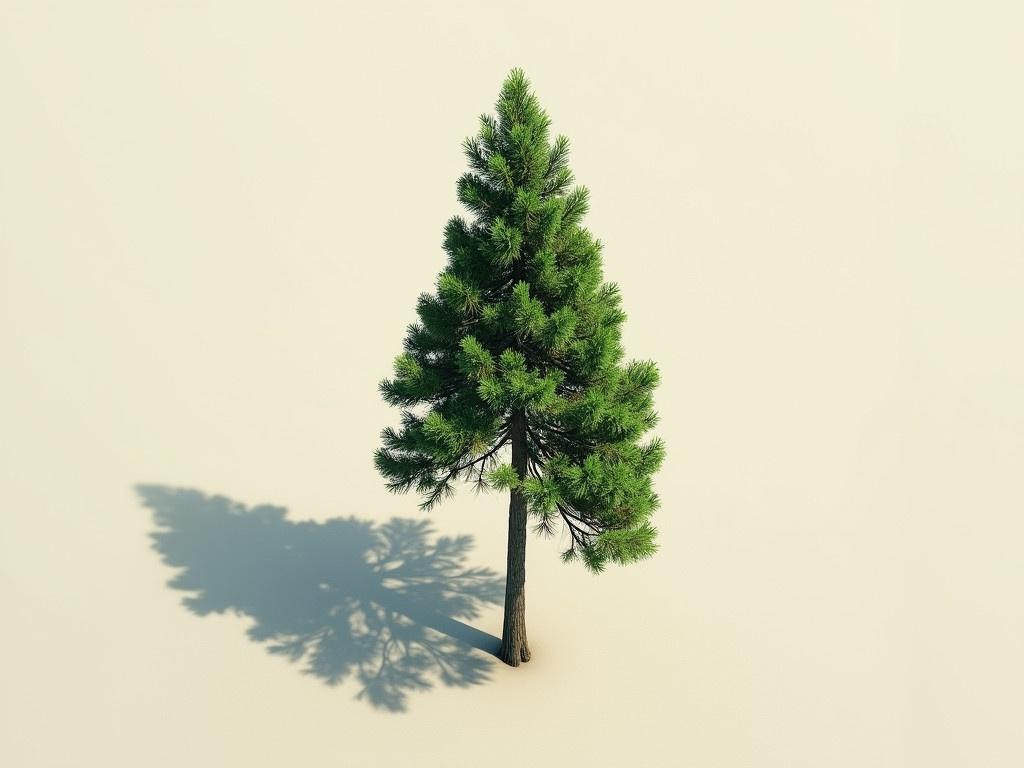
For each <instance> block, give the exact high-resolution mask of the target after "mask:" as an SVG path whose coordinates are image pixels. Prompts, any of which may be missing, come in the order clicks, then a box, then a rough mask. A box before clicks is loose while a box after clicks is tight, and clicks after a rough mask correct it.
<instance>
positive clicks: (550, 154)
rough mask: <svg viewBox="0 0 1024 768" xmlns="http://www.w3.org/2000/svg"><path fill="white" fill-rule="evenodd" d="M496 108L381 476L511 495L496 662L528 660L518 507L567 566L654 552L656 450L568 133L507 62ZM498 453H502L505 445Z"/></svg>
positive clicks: (398, 365)
mask: <svg viewBox="0 0 1024 768" xmlns="http://www.w3.org/2000/svg"><path fill="white" fill-rule="evenodd" d="M496 111H497V117H496V118H495V117H493V116H491V115H486V114H485V115H482V116H481V117H480V128H479V132H478V134H477V135H476V136H473V137H470V138H467V139H466V140H465V141H464V142H463V148H464V150H465V154H466V157H467V158H468V161H469V166H470V170H469V171H468V172H466V173H465V174H463V175H462V177H461V178H459V180H458V184H457V189H458V199H459V201H460V202H461V203H462V204H463V205H464V206H465V207H466V208H467V209H468V210H469V211H471V212H472V214H473V220H472V221H467V220H466V219H465V218H463V217H461V216H455V217H453V218H452V219H451V220H450V221H449V222H448V224H447V226H446V228H445V233H444V250H445V252H446V253H447V255H448V263H447V266H446V267H445V269H444V270H443V271H442V272H441V274H440V275H439V277H438V278H437V288H436V291H435V292H433V293H424V294H422V295H421V296H420V297H419V302H418V305H417V314H418V317H419V320H418V322H415V323H413V324H412V325H410V326H409V327H408V330H407V335H406V338H405V343H404V349H405V351H404V354H402V355H400V356H399V357H398V358H397V359H396V361H395V372H394V376H393V378H390V379H385V380H383V381H382V382H381V384H380V390H381V393H382V395H383V397H384V399H385V400H386V401H387V402H389V403H391V404H392V405H395V406H399V407H401V408H402V415H401V427H400V428H399V429H392V428H387V429H385V430H384V431H383V432H382V433H381V436H382V442H383V444H382V447H380V448H379V449H378V450H377V452H376V454H375V463H376V466H377V469H378V470H379V471H380V472H381V474H382V475H383V476H384V477H385V478H386V479H387V482H388V488H389V489H390V490H392V491H395V492H406V491H408V490H410V489H415V491H417V492H418V493H419V494H421V495H422V497H423V501H422V504H421V507H422V508H423V509H430V508H432V507H433V506H434V505H435V504H437V503H438V502H440V501H441V500H443V499H445V498H447V497H448V496H450V495H451V494H452V493H453V483H454V482H456V481H457V480H460V479H466V480H470V481H472V482H473V483H475V485H476V486H477V487H478V488H483V489H488V488H489V489H496V490H503V491H508V492H509V494H510V503H509V530H508V563H507V566H508V572H507V576H506V589H505V620H504V629H503V632H502V642H501V649H500V651H499V654H498V655H499V656H500V658H501V659H502V660H503V661H504V662H506V663H507V664H511V665H512V666H517V665H518V664H519V663H520V662H521V661H528V660H529V658H530V650H529V645H528V643H527V638H526V622H525V596H524V586H525V581H526V570H525V557H526V528H527V516H528V514H529V515H531V516H532V518H533V520H534V522H535V527H534V530H536V531H538V532H540V533H542V534H546V535H551V534H553V533H554V532H555V531H556V530H557V529H558V528H563V529H564V530H565V531H567V532H568V536H567V540H568V546H567V549H566V550H565V551H564V552H563V554H562V557H563V559H564V560H566V561H570V560H580V561H581V562H582V563H583V564H584V565H585V566H586V567H587V568H589V569H590V570H592V571H595V572H599V571H601V570H602V569H603V568H604V567H605V565H606V564H607V563H609V562H612V563H629V562H632V561H635V560H639V559H642V558H646V557H650V556H651V555H652V554H653V553H654V552H655V550H656V548H657V545H656V543H655V534H656V532H655V529H654V528H653V527H652V525H651V522H650V518H651V513H652V512H653V511H654V510H655V508H656V507H657V506H658V497H657V495H656V494H655V493H654V491H653V490H652V486H651V476H652V475H653V474H654V473H655V472H656V471H657V469H658V467H659V466H660V464H661V462H662V458H663V456H664V447H663V445H662V442H661V440H660V439H657V438H655V439H653V440H650V441H648V442H641V438H642V436H643V434H644V433H645V432H646V431H647V430H648V429H650V428H651V427H653V426H654V424H655V423H656V421H657V416H656V414H655V413H654V411H653V410H652V391H653V389H654V387H655V386H656V385H657V383H658V370H657V368H656V367H655V365H654V363H652V362H649V361H631V362H623V350H622V345H621V343H620V327H621V325H622V323H623V321H624V320H625V315H624V314H623V311H622V309H621V302H620V296H619V290H618V287H617V286H616V285H615V284H614V283H610V282H604V281H603V275H602V270H601V248H602V246H601V242H600V241H599V240H596V239H595V238H594V237H593V236H592V235H591V233H590V232H589V231H588V230H587V229H585V228H584V227H583V226H581V224H580V222H581V220H582V219H583V216H584V214H585V213H586V211H587V196H588V192H587V190H586V188H584V187H582V186H573V181H574V180H573V175H572V173H571V171H570V170H569V167H568V165H567V159H568V152H569V142H568V139H566V137H565V136H561V135H559V136H557V137H555V138H554V140H549V131H548V129H549V125H550V119H549V117H548V115H547V113H546V112H545V111H544V110H543V109H542V108H541V107H540V104H539V103H538V101H537V98H536V96H535V95H534V93H533V91H532V89H531V87H530V85H529V83H528V82H527V80H526V78H525V77H524V75H523V72H522V71H521V70H520V69H514V70H512V72H511V73H510V75H509V76H508V78H507V79H506V80H505V83H504V85H503V87H502V89H501V94H500V96H499V99H498V102H497V106H496ZM506 448H507V449H508V452H507V453H506V450H505V449H506Z"/></svg>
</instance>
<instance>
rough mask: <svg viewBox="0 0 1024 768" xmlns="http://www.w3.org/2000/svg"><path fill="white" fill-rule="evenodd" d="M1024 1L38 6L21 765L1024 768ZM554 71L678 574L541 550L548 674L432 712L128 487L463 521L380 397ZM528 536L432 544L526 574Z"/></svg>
mask: <svg viewBox="0 0 1024 768" xmlns="http://www.w3.org/2000/svg"><path fill="white" fill-rule="evenodd" d="M1018 7H1019V4H1018V3H1011V2H1006V3H966V2H963V3H959V2H958V3H948V2H931V3H926V2H904V3H898V2H856V3H853V2H851V3H846V2H843V3H839V2H831V3H829V2H820V0H808V1H807V2H803V3H799V2H783V3H754V2H750V3H735V2H715V3H708V2H702V3H696V2H694V3H676V2H672V3H668V2H666V3H662V4H650V3H643V2H631V3H628V4H623V5H622V6H613V5H612V4H603V3H548V2H528V1H524V0H519V1H518V2H516V3H514V7H513V6H512V4H497V3H494V4H492V3H482V2H465V3H454V2H448V3H433V2H431V3H422V2H407V3H386V2H381V3H377V2H374V3H365V4H359V5H358V6H357V5H355V4H350V3H345V2H334V3H327V2H317V3H312V2H309V3H284V2H280V3H253V2H231V3H228V2H211V3H205V2H202V3H201V2H187V3H186V2H181V3H172V2H139V1H138V0H130V1H126V2H121V3H114V2H96V3H85V2H65V3H46V2H41V1H40V0H31V1H28V0H26V1H25V2H10V1H8V0H5V1H4V2H2V3H0V98H2V102H0V104H2V108H0V111H2V117H0V257H2V262H0V266H2V272H0V291H2V293H0V313H2V315H0V354H2V361H3V376H2V379H0V418H2V421H0V450H2V462H0V482H2V486H0V502H2V505H3V511H4V512H3V514H4V518H3V519H4V527H3V534H2V537H0V577H2V582H0V589H2V593H0V598H2V605H3V614H2V616H3V619H2V632H0V637H2V639H0V654H2V655H0V660H2V663H0V763H2V764H3V765H5V766H11V768H22V767H25V768H34V767H35V766H97V767H100V766H102V767H103V768H114V767H117V766H152V767H153V768H157V767H160V766H185V765H194V766H246V767H247V768H257V766H280V765H303V764H316V765H337V766H364V765H365V766H404V765H409V764H415V765H423V766H479V765H493V766H507V765H537V766H548V765H582V764H586V765H594V766H611V765H637V766H780V767H787V768H791V767H793V766H808V767H815V768H817V767H820V766H829V767H834V766H851V767H856V768H864V767H866V766H921V767H928V768H931V767H932V766H947V765H948V766H1017V765H1021V764H1022V761H1024V751H1022V749H1021V746H1020V738H1021V733H1020V727H1021V722H1020V721H1021V713H1022V711H1024V706H1022V701H1021V694H1020V691H1021V689H1022V685H1024V668H1022V662H1021V655H1020V652H1021V631H1022V630H1024V612H1022V610H1024V609H1022V601H1021V587H1022V585H1024V573H1022V566H1021V543H1022V534H1024V525H1022V524H1021V512H1022V501H1024V498H1022V491H1021V476H1020V470H1021V466H1022V464H1024V462H1022V460H1024V450H1022V434H1024V430H1022V428H1024V409H1022V405H1021V399H1022V393H1021V384H1022V378H1024V376H1022V374H1024V364H1022V359H1021V354H1020V345H1021V331H1022V330H1024V324H1022V319H1024V312H1022V309H1021V301H1022V299H1024V292H1022V287H1024V286H1022V280H1021V269H1022V246H1024V233H1022V181H1024V150H1022V142H1021V136H1022V135H1024V111H1022V107H1021V103H1022V102H1021V99H1020V77H1021V72H1022V63H1024V62H1022V56H1021V54H1020V53H1019V52H1018V46H1019V43H1020V34H1021V22H1022V21H1024V19H1022V14H1021V13H1020V12H1019V11H1017V10H1016V9H1017V8H1018ZM517 65H518V66H522V67H524V68H525V70H526V72H527V75H528V77H530V79H531V80H532V82H533V84H534V86H535V88H536V90H537V92H538V93H539V95H540V97H541V100H542V102H543V103H544V105H545V106H546V107H547V108H548V110H549V112H550V113H551V115H552V117H553V119H554V128H555V130H557V131H560V132H564V133H567V134H568V135H569V136H570V138H571V139H572V141H573V147H574V154H573V161H572V164H573V168H574V170H575V171H576V174H577V177H578V179H579V181H581V182H582V183H585V184H587V185H588V186H589V187H590V188H591V191H592V200H593V207H592V211H591V213H590V215H589V217H588V220H587V222H588V225H589V226H590V227H591V228H592V230H593V231H594V232H595V234H596V235H597V236H599V237H600V238H601V239H602V240H604V242H605V243H606V246H607V247H606V274H607V277H608V278H610V279H614V280H616V281H617V282H619V283H620V285H621V286H622V290H623V294H624V298H625V306H626V309H627V311H628V313H629V321H628V325H627V328H626V343H627V346H628V350H629V352H630V354H631V355H632V356H635V357H650V358H654V359H656V360H657V361H658V362H659V363H660V365H661V370H662V372H663V378H664V384H663V386H662V387H661V389H660V390H659V392H658V408H659V411H660V413H661V415H662V422H661V426H660V428H659V433H660V434H661V435H662V436H664V438H665V439H666V441H667V444H668V459H667V463H666V466H665V469H664V471H663V472H662V473H661V475H660V477H659V480H658V487H659V490H660V492H661V495H662V496H663V499H664V508H663V510H661V512H660V513H659V524H660V529H661V531H662V538H661V541H662V546H663V549H662V552H661V554H660V556H659V557H658V558H657V559H655V560H653V561H651V562H649V563H645V564H642V565H639V566H636V567H632V568H630V569H626V570H613V571H611V572H609V573H608V574H606V575H604V576H602V577H600V578H595V577H592V576H590V575H588V574H586V573H584V572H583V571H581V570H580V569H578V568H574V567H573V568H570V567H564V566H562V565H561V564H560V563H559V562H558V560H557V558H556V557H555V551H556V549H557V545H558V542H557V541H555V542H542V541H539V540H537V539H532V540H531V545H530V547H531V549H530V555H529V566H528V567H529V571H528V573H529V579H528V593H527V594H528V606H529V616H528V618H529V627H530V632H531V641H532V645H533V648H534V652H535V660H534V661H532V662H531V663H530V664H529V665H527V666H525V667H523V668H521V669H519V670H515V671H513V670H509V669H506V668H503V667H500V666H499V665H495V666H494V667H493V668H492V669H491V673H490V675H491V677H490V680H489V681H488V682H486V683H484V684H482V685H478V686H473V687H470V688H467V689H457V688H450V687H446V686H444V685H443V684H438V685H436V686H435V687H434V688H433V689H432V690H430V691H426V692H422V693H418V694H413V695H411V696H410V697H409V700H408V705H409V707H408V711H407V712H406V713H405V714H389V713H385V712H381V711H378V710H374V709H372V708H371V707H369V706H367V704H366V703H364V702H362V701H358V700H356V699H355V698H354V694H355V693H356V691H357V688H356V687H355V686H354V685H352V684H351V683H346V684H343V685H341V686H339V687H336V688H331V687H328V686H327V685H325V684H324V683H323V682H322V681H320V680H318V679H316V678H315V677H310V676H306V675H303V674H301V672H300V669H301V665H299V664H290V663H289V662H288V661H286V660H284V659H282V658H280V657H276V656H272V655H270V654H268V653H267V652H266V649H265V647H264V646H262V645H260V644H257V643H254V642H252V641H250V640H249V639H247V638H246V636H245V634H244V632H245V629H246V627H247V626H248V622H249V620H248V619H247V618H245V617H242V616H236V615H221V616H211V617H197V616H196V615H194V614H192V613H190V612H189V611H188V610H186V609H185V608H184V607H183V606H182V605H181V602H180V601H181V598H182V596H183V594H182V592H180V591H178V590H174V589H170V588H168V587H167V586H166V582H167V580H168V579H169V578H170V577H171V576H172V571H171V570H170V569H169V568H167V567H166V566H164V565H163V564H161V563H160V561H159V558H158V557H157V555H156V553H154V552H153V551H152V550H151V549H150V548H149V540H148V539H147V534H148V533H149V532H150V531H152V530H153V522H152V519H151V516H150V514H149V512H148V510H146V509H144V508H142V507H141V505H140V504H139V501H138V499H137V497H136V496H135V494H134V492H133V490H132V487H133V485H134V484H135V483H139V482H158V483H165V484H168V485H172V486H180V487H190V488H198V489H200V490H203V491H204V492H207V493H218V494H224V495H226V496H228V497H230V498H232V499H235V500H237V501H240V502H242V503H245V504H248V505H256V504H262V503H272V504H277V505H281V506H285V507H287V508H288V509H289V515H290V517H291V519H294V520H301V519H316V520H326V519H329V518H332V517H336V516H348V515H354V516H356V517H357V518H360V519H367V520H379V521H384V520H386V519H388V518H390V517H392V516H395V515H404V516H417V515H418V514H419V513H418V512H417V511H416V508H415V499H414V498H412V497H392V496H389V495H388V494H387V493H386V492H385V490H384V488H383V485H382V483H381V481H380V480H379V479H378V477H377V476H376V475H375V473H374V471H373V468H372V465H371V461H370V455H371V452H372V450H373V448H374V446H375V445H376V444H377V433H378V430H379V429H380V428H381V427H382V426H383V425H385V424H388V423H393V422H394V418H395V414H394V413H393V412H392V411H390V410H389V409H388V408H386V407H385V406H384V405H383V404H382V403H381V402H380V401H379V399H378V397H377V394H376V390H375V385H376V382H377V380H378V379H379V378H380V377H381V376H382V375H384V374H386V373H387V372H388V371H389V368H390V363H391V360H392V358H393V356H394V355H395V354H396V353H397V352H398V351H399V348H400V342H401V338H402V334H403V330H404V327H405V325H406V324H407V323H408V322H409V321H410V320H411V319H412V318H413V306H414V303H415V298H416V295H417V293H418V292H419V291H420V290H422V289H425V288H428V287H429V286H430V285H431V283H432V281H433V279H434V276H435V275H436V273H437V271H438V270H439V269H440V268H441V266H442V264H443V255H442V253H441V250H440V240H441V232H442V227H443V225H444V222H445V221H446V219H447V218H448V217H449V216H450V215H451V214H453V213H455V212H457V211H458V210H459V209H458V206H457V204H456V201H455V196H454V182H455V179H456V177H457V176H458V174H459V173H460V172H461V170H462V169H463V167H464V164H463V158H462V155H461V151H460V147H459V144H460V142H461V140H462V138H463V137H464V136H466V135H468V134H469V133H472V132H473V131H474V129H475V126H476V116H477V115H478V114H480V113H481V112H483V111H486V110H489V109H490V108H491V107H492V105H493V102H494V99H495V97H496V95H497V91H498V88H499V86H500V84H501V81H502V79H503V77H504V76H505V74H506V73H507V71H508V70H509V69H510V68H511V67H513V66H517ZM504 515H505V505H504V502H503V500H502V499H501V498H499V497H482V498H479V499H475V498H474V497H473V495H472V494H470V493H463V494H461V495H460V497H459V498H458V500H457V501H455V502H453V503H451V504H448V505H446V506H444V507H442V508H440V509H439V510H437V511H436V512H435V513H434V514H433V518H432V519H433V521H434V522H435V523H436V526H437V528H438V530H439V531H441V532H445V533H450V534H455V533H469V534H472V535H473V536H474V537H475V547H474V549H473V552H472V554H471V558H470V560H471V563H472V564H474V565H480V566H487V567H492V568H501V567H502V564H503V557H504V555H503V546H504ZM239 546H244V544H241V543H240V544H239ZM472 623H473V624H474V625H475V626H477V627H479V628H480V629H482V630H484V631H487V632H491V633H497V632H498V631H499V630H500V612H499V610H498V608H497V607H495V608H494V609H492V610H490V611H489V612H488V613H486V615H484V616H482V617H480V618H479V619H478V620H476V621H475V622H472Z"/></svg>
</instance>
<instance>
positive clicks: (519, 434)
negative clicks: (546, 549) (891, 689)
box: [498, 411, 530, 667]
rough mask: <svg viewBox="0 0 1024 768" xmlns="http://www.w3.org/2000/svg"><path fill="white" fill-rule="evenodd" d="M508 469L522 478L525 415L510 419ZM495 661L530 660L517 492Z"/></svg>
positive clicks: (521, 502)
mask: <svg viewBox="0 0 1024 768" xmlns="http://www.w3.org/2000/svg"><path fill="white" fill-rule="evenodd" d="M511 435H512V466H513V467H515V469H516V472H518V473H519V477H520V478H523V477H526V414H525V413H523V412H522V411H518V412H516V413H514V414H513V415H512V433H511ZM498 658H499V659H501V660H502V661H504V662H505V663H506V664H509V665H511V666H513V667H518V666H519V664H520V662H523V661H529V660H530V646H529V644H528V643H527V642H526V498H525V497H524V496H523V493H522V491H520V490H519V489H518V488H517V489H514V490H513V491H512V495H511V497H510V499H509V504H508V571H507V575H506V577H505V624H504V627H503V628H502V632H501V648H500V649H499V650H498Z"/></svg>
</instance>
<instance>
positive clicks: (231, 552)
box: [136, 485, 504, 711]
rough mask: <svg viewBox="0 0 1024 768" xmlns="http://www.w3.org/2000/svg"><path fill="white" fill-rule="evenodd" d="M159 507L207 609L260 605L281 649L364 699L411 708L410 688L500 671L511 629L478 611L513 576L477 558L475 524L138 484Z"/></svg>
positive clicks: (265, 637) (156, 512)
mask: <svg viewBox="0 0 1024 768" xmlns="http://www.w3.org/2000/svg"><path fill="white" fill-rule="evenodd" d="M136 490H137V491H138V493H139V495H140V497H141V499H142V502H143V504H144V505H145V506H147V507H149V508H150V509H151V510H152V512H153V517H154V522H155V524H156V528H157V530H156V531H155V532H153V533H151V534H150V536H151V538H152V540H153V548H154V549H155V550H156V551H157V552H159V553H160V555H161V556H162V558H163V561H164V562H165V563H167V564H168V565H171V566H174V567H176V568H181V569H182V570H181V571H180V572H179V573H178V574H177V575H176V576H174V578H173V579H171V580H170V581H169V582H168V585H169V586H171V587H173V588H174V589H180V590H184V591H186V592H191V593H192V594H191V595H189V596H187V597H185V598H184V599H183V601H182V602H183V603H184V605H185V606H187V607H188V609H189V610H191V611H192V612H193V613H196V614H198V615H200V616H206V615H208V614H210V613H224V612H226V611H231V612H234V613H236V614H240V615H244V616H248V617H251V619H252V620H253V623H252V625H251V626H250V627H249V629H248V631H247V633H248V635H249V637H250V638H251V639H252V640H253V641H256V642H260V643H265V644H266V646H267V649H268V650H269V651H270V653H273V654H278V655H281V656H284V657H286V658H288V659H290V660H291V661H293V662H304V665H303V672H304V673H306V674H311V675H315V676H316V677H319V678H321V679H322V680H323V681H324V682H326V683H327V684H328V685H337V684H338V683H341V682H342V681H344V680H345V679H346V678H348V677H350V676H351V677H354V679H355V680H356V681H358V684H359V685H360V690H359V692H358V694H357V698H359V699H363V700H365V701H367V702H369V703H370V704H372V705H373V706H375V707H378V708H381V709H385V710H391V711H402V710H404V709H405V705H406V696H407V694H408V693H409V692H410V691H422V690H427V689H430V688H432V687H433V685H434V683H435V682H436V681H440V682H442V683H444V684H445V685H450V686H459V687H466V686H470V685H477V684H480V683H483V682H485V681H486V680H488V679H489V678H490V669H491V661H490V659H488V658H487V657H486V656H485V655H483V654H480V653H477V652H475V651H474V649H479V650H481V651H484V652H485V653H486V654H491V655H493V654H494V653H495V652H496V651H497V649H498V646H499V644H500V641H499V640H498V638H496V637H494V636H492V635H489V634H487V633H486V632H481V631H480V630H478V629H474V628H473V627H471V626H469V625H467V624H464V623H463V622H462V621H459V619H472V618H474V617H476V616H477V615H478V613H479V611H480V610H481V608H483V607H484V606H485V605H486V604H489V603H493V604H497V603H500V602H501V600H502V599H503V596H504V579H503V578H502V577H501V576H500V575H498V574H497V573H495V572H494V571H491V570H489V569H485V568H469V567H466V565H465V560H466V556H467V554H468V552H469V550H470V549H471V548H472V546H473V539H472V537H471V536H457V537H454V538H451V537H447V536H440V537H435V536H434V534H433V530H432V527H431V525H430V523H428V522H427V521H423V520H409V519H402V518H392V519H391V520H389V521H388V522H386V523H383V524H379V525H378V524H376V523H373V522H370V521H365V520H357V519H356V518H354V517H348V518H334V519H332V520H328V521H326V522H323V523H318V522H312V521H308V522H307V521H303V522H294V521H291V520H288V519H287V510H286V509H285V508H283V507H274V506H267V505H262V506H256V507H251V508H247V507H245V506H244V505H242V504H240V503H238V502H235V501H232V500H231V499H228V498H225V497H224V496H209V495H206V494H204V493H201V492H200V491H196V490H192V489H187V488H171V487H167V486H161V485H138V486H136Z"/></svg>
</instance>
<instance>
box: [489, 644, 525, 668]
mask: <svg viewBox="0 0 1024 768" xmlns="http://www.w3.org/2000/svg"><path fill="white" fill-rule="evenodd" d="M497 655H498V658H499V659H501V660H502V661H503V662H505V663H506V664H508V665H509V666H510V667H518V666H519V665H520V664H522V663H525V662H527V661H529V660H530V646H529V645H527V644H526V643H525V642H523V643H519V644H518V647H517V645H516V644H514V643H505V642H504V641H502V643H501V647H500V648H499V649H498V654H497Z"/></svg>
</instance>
